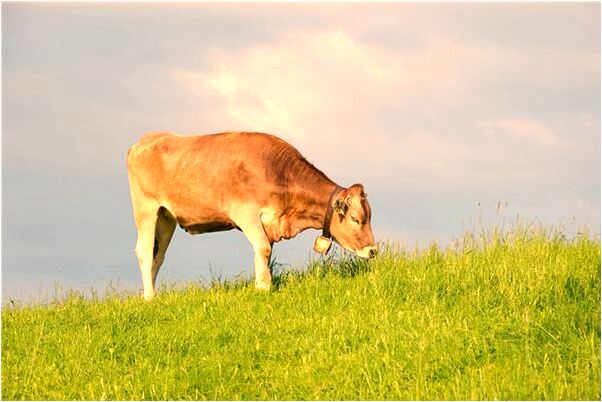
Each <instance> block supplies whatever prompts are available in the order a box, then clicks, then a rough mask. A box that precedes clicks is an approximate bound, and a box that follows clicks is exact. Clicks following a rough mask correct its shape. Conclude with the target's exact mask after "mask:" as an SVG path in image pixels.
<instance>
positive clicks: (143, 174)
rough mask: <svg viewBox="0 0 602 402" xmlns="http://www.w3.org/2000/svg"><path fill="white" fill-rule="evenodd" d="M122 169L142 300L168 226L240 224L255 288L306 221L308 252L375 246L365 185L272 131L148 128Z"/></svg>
mask: <svg viewBox="0 0 602 402" xmlns="http://www.w3.org/2000/svg"><path fill="white" fill-rule="evenodd" d="M127 171H128V180H129V185H130V195H131V200H132V208H133V214H134V221H135V224H136V228H137V230H138V239H137V241H136V247H135V254H136V256H137V257H138V263H139V265H140V271H141V274H142V283H143V287H144V294H143V295H144V298H145V299H146V300H151V299H153V298H154V297H155V296H156V290H155V280H156V278H157V274H158V272H159V268H160V267H161V265H162V264H163V260H164V259H165V252H166V250H167V247H168V246H169V242H170V240H171V238H172V235H173V233H174V229H175V227H176V224H178V225H179V226H180V227H181V228H183V229H184V230H185V231H186V232H188V233H190V234H200V233H209V232H217V231H225V230H231V229H238V230H241V231H242V232H243V233H244V234H245V236H246V237H247V239H248V240H249V242H250V243H251V246H252V247H253V251H254V253H255V258H254V262H255V287H256V288H257V289H260V290H269V289H270V287H271V283H272V276H271V273H270V269H269V260H270V256H271V253H272V246H273V244H274V243H276V242H279V241H280V240H282V239H290V238H293V237H295V236H296V235H297V234H298V233H299V232H301V231H303V230H306V229H308V228H314V229H322V235H321V236H319V237H318V238H317V239H316V241H315V243H314V250H315V251H316V252H319V253H323V254H326V253H327V252H328V249H329V248H330V245H331V242H332V240H331V239H334V240H335V241H336V242H337V243H338V244H339V245H341V246H342V247H343V248H344V249H346V250H348V251H351V252H353V253H355V254H356V255H358V256H359V257H363V258H372V257H374V256H375V255H376V253H377V246H376V244H375V242H374V236H373V234H372V228H371V225H370V218H371V209H370V204H369V203H368V199H367V198H366V193H365V192H364V187H363V186H362V185H361V184H354V185H352V186H350V187H349V188H343V187H341V186H339V185H337V184H336V183H335V182H333V181H332V180H330V179H329V178H328V177H327V176H326V175H325V174H324V173H323V172H322V171H320V170H319V169H317V168H316V167H315V166H313V165H312V164H311V163H310V162H308V161H307V160H306V159H305V158H304V157H303V156H302V155H301V153H299V151H297V149H295V148H294V147H293V146H291V145H290V144H288V143H287V142H285V141H284V140H282V139H280V138H278V137H276V136H273V135H269V134H264V133H255V132H226V133H218V134H209V135H197V136H182V135H178V134H172V133H149V134H146V135H144V136H142V138H141V139H140V140H139V141H138V142H137V143H135V144H134V145H133V146H132V147H131V148H130V149H129V150H128V154H127ZM333 215H334V216H333Z"/></svg>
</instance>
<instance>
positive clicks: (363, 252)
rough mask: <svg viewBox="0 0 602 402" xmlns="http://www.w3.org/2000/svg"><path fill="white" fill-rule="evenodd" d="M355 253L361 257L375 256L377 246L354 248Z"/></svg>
mask: <svg viewBox="0 0 602 402" xmlns="http://www.w3.org/2000/svg"><path fill="white" fill-rule="evenodd" d="M355 254H357V256H358V257H362V258H374V257H376V254H378V247H376V246H366V247H364V248H362V249H360V250H356V252H355Z"/></svg>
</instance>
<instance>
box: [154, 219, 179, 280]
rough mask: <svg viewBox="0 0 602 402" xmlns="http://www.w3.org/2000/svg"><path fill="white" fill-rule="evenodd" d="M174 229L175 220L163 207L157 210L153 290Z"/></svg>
mask: <svg viewBox="0 0 602 402" xmlns="http://www.w3.org/2000/svg"><path fill="white" fill-rule="evenodd" d="M175 228H176V220H175V218H174V217H173V215H172V214H171V213H169V211H168V210H167V209H165V208H164V207H161V208H159V211H158V214H157V224H156V227H155V243H154V246H153V268H152V283H153V288H154V287H155V282H156V280H157V274H158V273H159V269H160V268H161V265H162V264H163V261H164V260H165V252H166V251H167V247H168V246H169V242H170V241H171V237H172V236H173V232H174V229H175Z"/></svg>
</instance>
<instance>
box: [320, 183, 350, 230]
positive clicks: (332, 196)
mask: <svg viewBox="0 0 602 402" xmlns="http://www.w3.org/2000/svg"><path fill="white" fill-rule="evenodd" d="M343 190H345V189H344V188H343V187H341V186H336V187H335V188H334V190H333V192H332V194H330V198H329V199H328V206H327V207H326V215H325V216H324V226H323V227H322V236H323V237H326V238H327V239H330V238H331V235H330V222H331V221H332V213H333V212H334V208H333V206H332V201H333V200H334V199H335V198H336V196H337V195H338V194H339V193H340V192H341V191H343Z"/></svg>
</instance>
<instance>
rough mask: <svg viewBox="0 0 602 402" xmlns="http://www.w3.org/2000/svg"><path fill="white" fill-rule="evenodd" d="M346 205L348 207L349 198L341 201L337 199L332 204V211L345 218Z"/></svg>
mask: <svg viewBox="0 0 602 402" xmlns="http://www.w3.org/2000/svg"><path fill="white" fill-rule="evenodd" d="M348 205H349V196H347V197H345V198H343V199H340V198H339V199H338V200H336V201H335V203H334V210H335V212H336V213H337V214H339V215H342V216H345V213H346V212H347V207H348Z"/></svg>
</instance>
